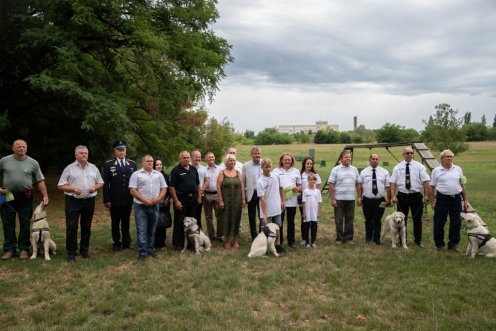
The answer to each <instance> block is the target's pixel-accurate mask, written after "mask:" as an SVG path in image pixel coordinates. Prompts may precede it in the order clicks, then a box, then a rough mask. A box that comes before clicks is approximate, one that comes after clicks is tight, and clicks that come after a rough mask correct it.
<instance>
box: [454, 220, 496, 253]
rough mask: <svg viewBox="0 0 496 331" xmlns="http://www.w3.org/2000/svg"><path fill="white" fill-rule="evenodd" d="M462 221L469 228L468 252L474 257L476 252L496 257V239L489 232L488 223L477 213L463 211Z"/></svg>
mask: <svg viewBox="0 0 496 331" xmlns="http://www.w3.org/2000/svg"><path fill="white" fill-rule="evenodd" d="M460 215H461V217H462V222H463V224H464V226H465V227H466V228H467V235H468V245H467V251H466V254H467V255H470V257H471V258H474V257H475V255H476V254H481V255H485V256H486V257H496V239H495V238H493V237H492V236H491V235H490V234H489V230H488V228H487V224H486V223H485V222H484V221H483V220H482V218H480V216H479V215H477V214H476V213H461V214H460Z"/></svg>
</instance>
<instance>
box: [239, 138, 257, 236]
mask: <svg viewBox="0 0 496 331" xmlns="http://www.w3.org/2000/svg"><path fill="white" fill-rule="evenodd" d="M260 157H261V151H260V147H257V146H255V147H253V148H252V149H251V160H250V161H248V162H246V163H244V164H243V167H242V175H243V184H244V187H245V192H246V195H245V196H246V201H247V202H248V221H249V223H250V234H251V240H252V241H253V240H255V238H256V237H257V235H258V232H259V229H260V228H259V229H257V210H258V218H260V209H259V206H258V205H259V199H258V195H257V182H258V179H259V178H260V174H261V173H262V170H261V168H262V167H261V163H260Z"/></svg>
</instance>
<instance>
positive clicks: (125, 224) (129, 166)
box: [102, 140, 136, 252]
mask: <svg viewBox="0 0 496 331" xmlns="http://www.w3.org/2000/svg"><path fill="white" fill-rule="evenodd" d="M112 147H114V155H115V158H114V159H112V160H109V161H107V162H106V163H105V165H104V166H103V173H102V177H103V181H104V185H103V203H104V204H105V207H106V208H108V209H109V210H110V219H111V229H112V240H113V244H112V246H113V250H114V252H117V251H120V250H121V248H124V249H126V248H131V234H130V233H129V223H130V220H129V219H130V217H131V209H132V207H133V197H132V196H131V194H130V193H129V178H131V175H132V174H133V172H134V171H136V162H134V161H133V160H129V159H127V158H126V142H125V141H123V140H119V141H117V142H115V143H114V144H113V145H112ZM121 239H122V240H121Z"/></svg>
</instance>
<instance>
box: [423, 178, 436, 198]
mask: <svg viewBox="0 0 496 331" xmlns="http://www.w3.org/2000/svg"><path fill="white" fill-rule="evenodd" d="M429 184H430V181H428V180H426V181H423V182H422V185H423V186H424V203H428V202H429V201H431V200H434V199H431V197H432V191H431V186H430V185H429Z"/></svg>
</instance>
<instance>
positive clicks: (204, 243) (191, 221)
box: [181, 217, 212, 254]
mask: <svg viewBox="0 0 496 331" xmlns="http://www.w3.org/2000/svg"><path fill="white" fill-rule="evenodd" d="M183 222H184V248H183V250H182V251H181V253H184V252H185V251H186V249H187V247H188V239H189V240H191V241H192V242H194V243H195V251H196V254H200V252H201V251H205V252H208V251H210V248H211V247H212V243H211V242H210V238H208V236H207V235H205V233H204V232H203V231H202V230H200V227H199V226H198V224H197V222H196V219H195V218H193V217H185V218H184V221H183Z"/></svg>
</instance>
